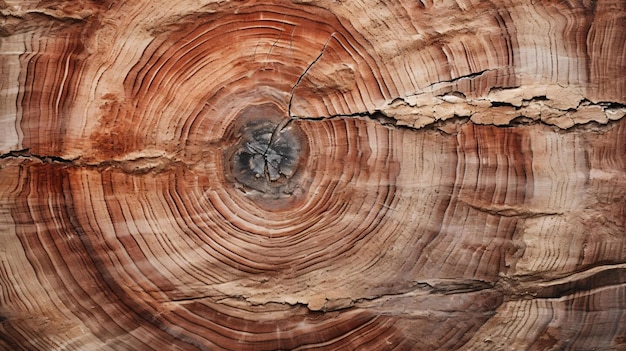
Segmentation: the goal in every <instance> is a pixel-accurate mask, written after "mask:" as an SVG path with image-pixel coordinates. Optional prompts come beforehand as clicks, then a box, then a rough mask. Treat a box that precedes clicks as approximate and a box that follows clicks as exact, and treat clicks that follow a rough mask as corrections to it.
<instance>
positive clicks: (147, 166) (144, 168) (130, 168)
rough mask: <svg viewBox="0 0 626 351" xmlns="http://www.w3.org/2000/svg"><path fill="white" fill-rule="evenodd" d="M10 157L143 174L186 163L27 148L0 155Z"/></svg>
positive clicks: (155, 157)
mask: <svg viewBox="0 0 626 351" xmlns="http://www.w3.org/2000/svg"><path fill="white" fill-rule="evenodd" d="M10 158H16V159H27V160H34V161H38V162H41V163H48V164H59V165H65V166H68V167H77V168H94V169H105V168H113V169H120V170H121V171H123V172H125V173H135V174H145V173H149V172H153V173H158V172H160V171H163V170H165V169H166V168H168V167H169V166H171V165H174V164H180V165H186V163H185V162H183V161H181V160H175V159H171V158H169V157H166V156H138V157H135V158H129V159H119V160H104V161H97V162H88V161H85V160H81V158H80V157H77V158H74V159H67V158H63V157H60V156H53V155H38V154H34V153H31V152H30V151H29V149H22V150H13V151H9V152H7V153H5V154H2V155H0V159H10Z"/></svg>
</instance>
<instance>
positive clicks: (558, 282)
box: [497, 263, 626, 300]
mask: <svg viewBox="0 0 626 351" xmlns="http://www.w3.org/2000/svg"><path fill="white" fill-rule="evenodd" d="M622 284H626V263H622V264H615V265H601V266H596V267H593V268H589V269H586V270H584V271H581V272H576V273H571V274H569V275H566V276H564V277H559V278H547V279H546V278H544V277H541V276H537V277H532V276H525V277H503V278H502V279H501V280H500V281H499V282H498V284H497V288H498V290H500V291H502V292H503V293H504V294H505V296H506V297H507V298H508V299H510V300H523V299H535V298H543V299H546V298H553V299H554V298H563V297H567V296H570V295H572V294H575V293H579V294H580V293H585V292H592V291H594V290H597V289H601V288H606V287H611V286H619V285H622Z"/></svg>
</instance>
